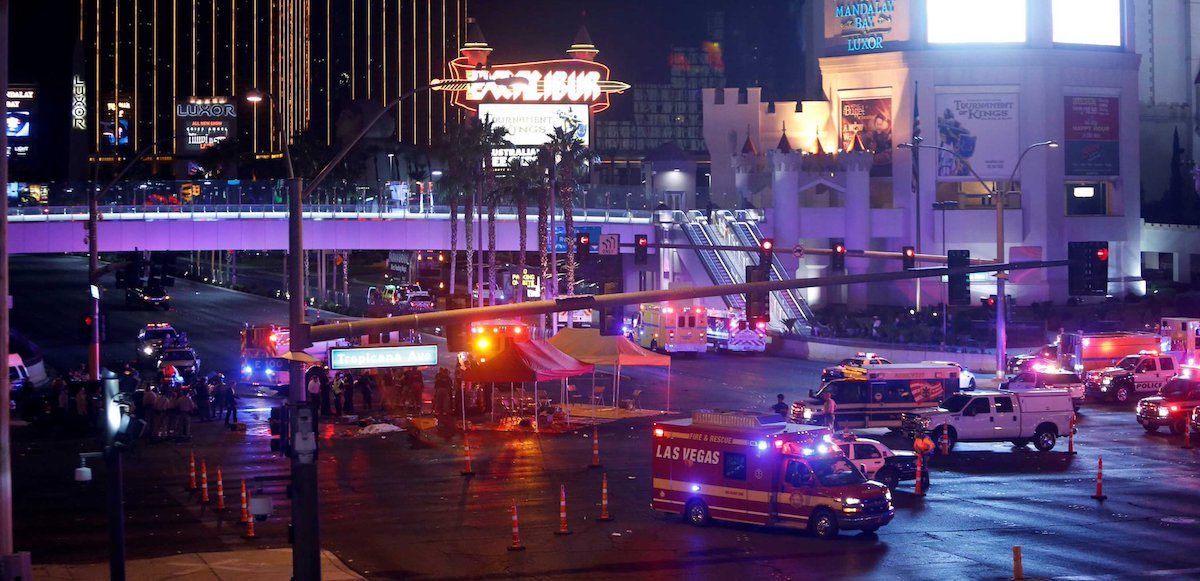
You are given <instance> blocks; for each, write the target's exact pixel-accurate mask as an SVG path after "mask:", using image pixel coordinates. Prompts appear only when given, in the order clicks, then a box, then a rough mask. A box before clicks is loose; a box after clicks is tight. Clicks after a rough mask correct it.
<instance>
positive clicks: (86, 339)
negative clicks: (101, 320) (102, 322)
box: [79, 315, 97, 344]
mask: <svg viewBox="0 0 1200 581" xmlns="http://www.w3.org/2000/svg"><path fill="white" fill-rule="evenodd" d="M81 323H82V325H80V327H79V336H80V339H82V340H83V343H85V344H88V343H91V342H92V326H93V325H96V324H97V323H96V319H95V317H93V316H91V315H86V316H84V317H83V321H81Z"/></svg>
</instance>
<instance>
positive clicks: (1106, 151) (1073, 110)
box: [1063, 96, 1121, 177]
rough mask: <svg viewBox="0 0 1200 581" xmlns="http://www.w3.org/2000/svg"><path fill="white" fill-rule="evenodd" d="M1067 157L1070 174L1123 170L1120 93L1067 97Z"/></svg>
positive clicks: (1117, 172) (1092, 174)
mask: <svg viewBox="0 0 1200 581" xmlns="http://www.w3.org/2000/svg"><path fill="white" fill-rule="evenodd" d="M1063 107H1064V111H1063V119H1064V121H1065V127H1064V131H1063V136H1064V138H1065V141H1066V144H1065V149H1066V152H1065V153H1064V158H1065V161H1066V168H1065V172H1064V173H1066V175H1068V176H1087V177H1096V176H1100V177H1103V176H1117V175H1120V173H1121V163H1120V162H1121V146H1120V141H1119V140H1120V137H1121V135H1120V117H1119V111H1120V100H1119V99H1118V98H1117V97H1094V96H1067V97H1063Z"/></svg>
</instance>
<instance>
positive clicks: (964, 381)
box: [921, 361, 975, 390]
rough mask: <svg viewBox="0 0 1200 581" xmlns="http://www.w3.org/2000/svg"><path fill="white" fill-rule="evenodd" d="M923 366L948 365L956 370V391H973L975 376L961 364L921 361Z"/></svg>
mask: <svg viewBox="0 0 1200 581" xmlns="http://www.w3.org/2000/svg"><path fill="white" fill-rule="evenodd" d="M921 363H923V364H925V365H949V366H951V367H954V368H956V369H958V389H960V390H970V389H975V374H974V373H971V370H970V369H967V368H966V366H965V365H963V364H962V363H957V362H954V361H922V362H921Z"/></svg>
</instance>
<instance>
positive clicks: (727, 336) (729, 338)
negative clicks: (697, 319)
mask: <svg viewBox="0 0 1200 581" xmlns="http://www.w3.org/2000/svg"><path fill="white" fill-rule="evenodd" d="M708 344H709V345H711V346H712V348H713V350H715V351H718V352H720V351H733V352H738V353H762V352H763V351H766V350H767V324H766V323H761V322H760V323H759V324H758V325H757V326H755V327H753V328H752V327H751V326H750V322H749V321H747V320H746V314H745V313H744V312H742V311H740V310H719V309H709V310H708Z"/></svg>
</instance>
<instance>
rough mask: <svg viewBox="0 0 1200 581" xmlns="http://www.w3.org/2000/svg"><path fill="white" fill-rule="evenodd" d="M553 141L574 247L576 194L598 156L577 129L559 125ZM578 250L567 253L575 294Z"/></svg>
mask: <svg viewBox="0 0 1200 581" xmlns="http://www.w3.org/2000/svg"><path fill="white" fill-rule="evenodd" d="M547 137H549V138H550V141H549V142H548V143H547V147H548V148H549V149H550V151H551V152H552V154H554V155H555V156H556V158H557V162H558V163H557V164H556V168H557V170H558V173H557V175H556V176H555V177H556V178H557V180H556V188H557V190H558V191H557V192H556V195H558V199H559V200H560V202H561V203H562V209H563V226H564V227H565V228H564V229H565V230H566V232H565V234H566V240H567V246H568V248H570V246H572V245H573V244H574V240H575V213H574V210H575V207H574V195H575V192H576V190H577V189H578V188H579V186H580V185H581V184H582V181H581V180H582V178H583V177H584V176H585V175H587V172H588V171H589V168H590V167H591V165H592V163H595V162H596V161H598V158H597V157H596V156H595V155H594V154H593V153H592V151H591V150H590V149H588V148H587V147H586V146H585V145H584V144H583V140H581V139H579V138H578V137H576V136H575V129H574V128H569V129H564V128H561V127H556V128H555V129H554V132H553V133H549V134H547ZM575 268H576V264H575V253H574V252H571V251H569V250H568V252H567V292H568V293H570V294H574V293H575Z"/></svg>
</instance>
